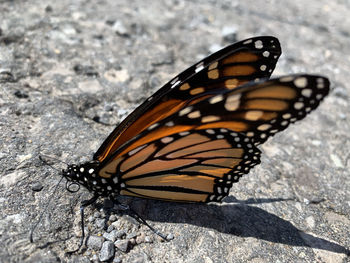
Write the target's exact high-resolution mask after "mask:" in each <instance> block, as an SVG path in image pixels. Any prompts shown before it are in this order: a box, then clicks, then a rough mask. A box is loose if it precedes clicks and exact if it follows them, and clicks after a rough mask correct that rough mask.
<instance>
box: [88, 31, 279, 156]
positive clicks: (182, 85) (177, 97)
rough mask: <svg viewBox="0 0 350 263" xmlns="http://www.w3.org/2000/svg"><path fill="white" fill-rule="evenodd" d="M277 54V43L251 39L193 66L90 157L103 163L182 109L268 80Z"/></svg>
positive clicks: (130, 118)
mask: <svg viewBox="0 0 350 263" xmlns="http://www.w3.org/2000/svg"><path fill="white" fill-rule="evenodd" d="M280 54H281V48H280V44H279V41H278V39H276V38H274V37H269V36H266V37H255V38H251V39H247V40H244V41H241V42H238V43H235V44H233V45H231V46H228V47H226V48H224V49H222V50H220V51H218V52H216V53H214V54H212V55H211V56H209V57H207V58H205V59H203V60H202V61H200V62H198V63H196V64H195V65H193V66H192V67H190V68H188V69H187V70H185V71H184V72H182V73H181V74H179V75H178V76H177V77H175V78H174V79H172V80H171V81H169V82H168V83H167V84H165V85H164V86H163V87H162V88H161V89H160V90H159V91H157V92H156V93H155V94H153V95H152V96H151V97H150V98H148V99H147V100H146V101H145V102H144V103H143V104H142V105H141V106H139V107H138V108H137V109H136V110H135V111H134V112H133V113H132V114H130V115H129V116H128V117H127V118H126V119H125V120H124V121H123V122H122V123H121V124H120V125H119V126H118V127H117V128H116V129H115V130H114V131H113V132H112V133H111V134H110V136H109V137H108V138H107V140H106V141H105V142H104V143H103V144H102V146H101V147H100V149H99V150H98V151H97V152H96V154H95V155H94V159H95V160H99V161H103V160H104V159H106V158H107V157H108V156H110V155H111V154H113V153H114V152H115V151H116V150H117V149H118V148H119V147H120V146H122V145H123V144H125V143H127V142H128V141H129V140H130V139H132V138H134V137H135V136H136V135H138V134H140V133H141V132H142V131H145V130H146V129H148V128H149V127H152V125H154V124H155V123H159V122H161V121H162V120H164V119H166V118H167V117H169V116H171V115H173V114H177V112H179V111H180V109H181V108H183V107H184V106H186V105H191V104H196V103H198V102H200V101H202V100H206V99H209V98H210V97H212V96H214V95H215V94H217V93H221V92H224V91H228V90H234V89H236V88H237V87H239V86H240V85H243V84H244V83H247V82H249V81H252V80H256V79H261V78H268V77H270V75H271V73H272V71H273V70H274V68H275V65H276V62H277V60H278V58H279V56H280Z"/></svg>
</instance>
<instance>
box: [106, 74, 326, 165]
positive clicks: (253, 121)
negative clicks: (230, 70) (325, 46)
mask: <svg viewBox="0 0 350 263" xmlns="http://www.w3.org/2000/svg"><path fill="white" fill-rule="evenodd" d="M328 92H329V81H328V79H326V78H324V77H320V76H313V75H294V76H287V77H281V78H277V79H272V80H268V81H262V82H258V83H249V84H246V85H243V86H241V87H239V88H237V89H234V90H232V91H230V90H229V91H225V92H221V93H220V92H219V93H218V94H216V95H215V96H213V97H211V98H207V99H205V100H202V101H200V102H198V103H196V104H192V105H189V106H185V107H183V108H182V109H180V110H179V111H177V112H176V113H174V114H172V115H170V116H169V117H167V118H166V119H164V120H162V121H161V122H158V123H154V124H153V126H151V127H149V128H148V129H147V130H145V131H144V132H142V133H141V134H139V135H137V136H135V137H134V140H133V141H132V142H130V143H129V144H128V145H127V146H125V147H122V148H120V149H119V151H118V152H116V153H115V154H116V155H121V154H124V153H125V152H127V151H131V150H133V149H135V148H137V147H139V146H141V145H144V144H146V143H148V142H150V141H154V140H157V139H159V138H162V137H164V136H166V135H170V134H173V133H179V132H186V131H189V130H205V129H212V128H226V129H229V130H231V131H235V132H240V133H243V134H245V135H246V136H247V137H250V138H251V139H252V141H253V142H254V143H255V144H261V143H263V142H264V141H266V140H267V139H268V138H269V137H271V136H273V135H274V134H276V133H277V132H279V131H282V130H284V129H285V128H287V127H288V125H289V124H290V123H293V122H295V121H297V120H300V119H302V118H304V117H305V116H306V115H307V114H308V113H309V112H311V111H312V110H313V109H315V108H317V106H318V105H319V103H320V101H321V100H322V99H323V98H324V97H325V96H326V95H327V94H328ZM111 158H114V157H112V156H111ZM107 161H109V160H107Z"/></svg>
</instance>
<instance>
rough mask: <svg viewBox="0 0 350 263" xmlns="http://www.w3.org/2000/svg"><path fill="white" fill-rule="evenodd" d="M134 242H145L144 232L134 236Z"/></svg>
mask: <svg viewBox="0 0 350 263" xmlns="http://www.w3.org/2000/svg"><path fill="white" fill-rule="evenodd" d="M135 241H136V244H141V243H144V242H145V234H143V233H142V234H141V235H139V236H138V237H136V240H135Z"/></svg>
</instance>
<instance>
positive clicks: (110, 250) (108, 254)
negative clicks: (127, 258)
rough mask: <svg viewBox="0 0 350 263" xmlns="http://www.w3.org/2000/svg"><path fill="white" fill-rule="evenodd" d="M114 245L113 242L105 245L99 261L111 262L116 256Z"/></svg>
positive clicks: (107, 242)
mask: <svg viewBox="0 0 350 263" xmlns="http://www.w3.org/2000/svg"><path fill="white" fill-rule="evenodd" d="M114 252H115V249H114V244H113V242H111V241H106V242H104V243H103V245H102V248H101V250H100V256H99V259H100V260H101V261H102V262H103V261H107V260H110V259H111V258H112V257H113V256H114Z"/></svg>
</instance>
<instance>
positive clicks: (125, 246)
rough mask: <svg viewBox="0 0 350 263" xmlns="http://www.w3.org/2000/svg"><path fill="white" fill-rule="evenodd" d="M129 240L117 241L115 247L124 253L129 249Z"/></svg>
mask: <svg viewBox="0 0 350 263" xmlns="http://www.w3.org/2000/svg"><path fill="white" fill-rule="evenodd" d="M129 243H130V242H129V240H127V239H126V240H117V241H115V242H114V245H115V247H116V248H117V249H119V250H120V251H122V252H126V251H128V248H129Z"/></svg>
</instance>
